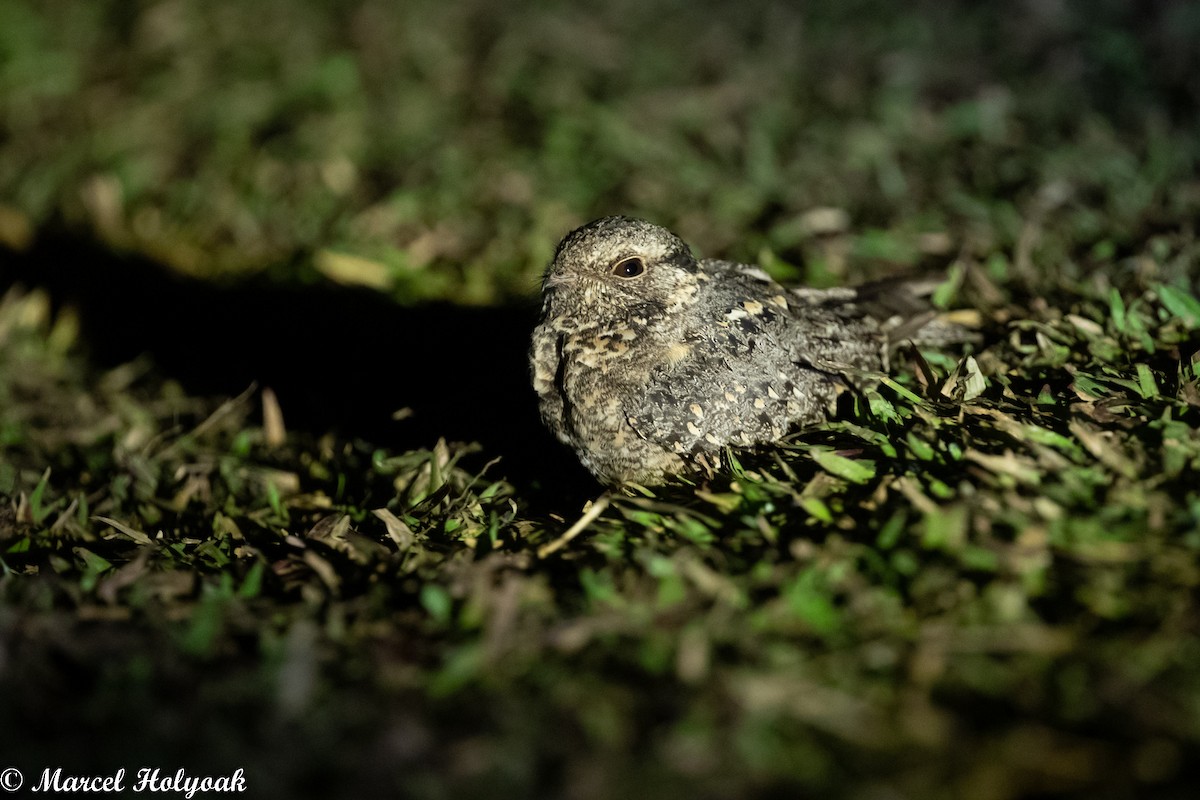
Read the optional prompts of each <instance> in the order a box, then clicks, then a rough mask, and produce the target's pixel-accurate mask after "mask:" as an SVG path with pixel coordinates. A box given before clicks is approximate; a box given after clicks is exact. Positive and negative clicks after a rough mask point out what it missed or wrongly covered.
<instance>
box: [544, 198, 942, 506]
mask: <svg viewBox="0 0 1200 800" xmlns="http://www.w3.org/2000/svg"><path fill="white" fill-rule="evenodd" d="M893 295H894V296H892V297H890V298H889V297H886V296H880V297H877V298H875V301H874V302H875V305H877V306H879V308H880V310H879V312H878V313H879V314H880V315H881V316H886V317H888V318H889V319H888V320H886V321H885V320H881V319H877V318H876V317H875V316H872V315H871V313H870V312H869V307H870V306H871V305H872V303H871V302H870V301H869V299H868V298H867V296H866V293H864V292H862V291H859V290H855V289H833V290H828V291H820V290H813V289H801V290H789V289H785V288H784V287H782V286H780V285H779V284H778V283H776V282H775V281H774V280H772V279H771V278H770V277H768V276H767V275H766V274H765V273H764V272H762V271H761V270H759V269H756V268H754V267H749V266H745V265H741V264H734V263H731V262H728V261H716V260H711V259H705V260H703V261H697V260H696V259H695V258H693V257H692V254H691V252H690V250H689V249H688V247H687V245H686V244H684V242H683V241H682V240H680V239H679V238H678V237H677V236H675V235H674V234H672V233H671V232H670V231H667V230H665V229H663V228H660V227H658V226H656V225H652V224H650V223H648V222H644V221H642V220H636V219H629V218H625V217H606V218H604V219H600V220H596V221H595V222H592V223H589V224H588V225H585V226H583V227H582V228H579V229H577V230H575V231H573V232H571V233H570V234H568V235H567V236H566V238H564V239H563V240H562V242H561V243H560V244H559V246H558V250H557V251H556V252H555V255H554V260H553V261H552V262H551V264H550V266H549V268H548V269H547V270H546V275H545V279H544V281H543V305H542V316H541V321H540V323H539V325H538V326H537V329H536V330H535V331H534V334H533V347H532V350H531V353H530V361H531V363H532V367H533V385H534V389H535V390H536V391H537V394H538V397H539V399H540V402H541V412H542V418H543V419H544V420H545V422H546V425H547V426H549V428H550V429H551V430H552V431H553V432H554V433H555V434H556V435H557V436H558V438H559V439H560V440H562V441H563V442H564V443H565V444H568V445H570V446H571V447H572V448H574V450H575V452H576V453H578V455H579V458H580V460H581V461H582V462H583V464H584V466H586V467H587V468H588V469H589V470H591V472H592V473H593V474H594V475H595V476H596V477H597V478H599V479H600V480H601V481H604V482H606V483H613V484H615V483H620V482H622V481H632V482H635V483H643V484H654V483H661V482H662V481H663V480H664V479H665V478H666V477H667V476H669V475H671V474H675V473H679V472H685V471H687V470H689V469H690V468H692V467H693V466H695V465H698V464H709V465H712V464H715V463H717V462H718V461H719V453H720V451H721V449H722V448H723V447H725V446H727V445H728V446H734V447H748V446H753V445H757V444H764V443H768V442H773V441H777V440H779V439H780V438H781V437H783V436H784V435H785V434H786V433H788V431H789V430H791V429H793V428H795V427H797V426H801V425H806V424H811V423H814V422H819V421H821V420H823V419H826V418H827V416H828V415H829V413H830V412H831V410H832V408H833V405H834V403H835V400H836V397H837V395H838V394H839V393H840V392H841V391H843V390H845V389H846V388H847V387H848V386H851V385H854V381H855V379H854V378H853V377H852V375H851V374H850V373H853V372H854V371H855V370H868V371H878V370H881V369H885V368H886V367H887V356H888V339H889V335H888V326H889V325H896V324H898V321H899V320H906V321H909V322H911V321H912V320H913V317H914V315H913V313H912V311H913V309H911V308H902V309H897V308H893V307H889V306H895V305H896V302H895V301H897V300H900V301H902V302H901V303H900V305H901V306H906V305H911V302H910V300H911V296H910V295H907V294H906V293H904V292H895V293H893ZM906 297H907V298H908V299H906ZM880 301H883V302H882V303H881V302H880ZM888 301H891V302H888ZM926 319H927V318H926ZM921 324H922V323H921V322H920V320H919V319H918V320H917V321H916V322H915V323H913V324H911V325H907V326H906V328H912V327H914V325H915V327H917V328H919V327H920V325H921Z"/></svg>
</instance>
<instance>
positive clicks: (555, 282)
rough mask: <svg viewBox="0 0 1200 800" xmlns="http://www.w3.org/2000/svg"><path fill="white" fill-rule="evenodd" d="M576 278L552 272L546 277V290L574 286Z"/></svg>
mask: <svg viewBox="0 0 1200 800" xmlns="http://www.w3.org/2000/svg"><path fill="white" fill-rule="evenodd" d="M574 285H575V276H574V275H568V274H566V273H563V272H552V273H550V274H549V275H547V276H546V288H547V289H557V288H558V287H560V286H574Z"/></svg>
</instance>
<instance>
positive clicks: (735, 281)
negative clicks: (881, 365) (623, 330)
mask: <svg viewBox="0 0 1200 800" xmlns="http://www.w3.org/2000/svg"><path fill="white" fill-rule="evenodd" d="M705 267H706V270H708V272H709V274H711V275H712V276H713V277H712V279H711V280H710V281H708V282H706V283H705V284H704V285H703V286H702V291H701V295H700V297H699V298H698V301H697V304H696V305H695V306H694V307H693V309H692V310H691V311H690V312H689V313H694V315H695V319H694V320H692V321H691V324H690V325H689V326H688V327H687V333H686V334H685V337H684V341H683V342H682V345H681V346H675V347H672V348H671V349H670V352H669V353H667V354H666V356H665V357H664V358H663V359H662V360H661V362H660V363H659V364H657V365H656V366H655V367H654V368H653V369H652V370H651V372H650V380H649V382H648V384H647V385H646V387H645V392H644V394H642V395H640V396H631V397H630V398H629V400H628V402H627V404H626V409H625V410H626V416H627V419H628V421H629V423H630V425H631V426H632V427H633V428H634V430H636V431H637V432H638V434H639V435H641V436H642V437H644V438H646V439H648V440H650V441H653V442H655V443H657V444H660V445H662V446H664V447H667V448H669V449H671V450H673V451H674V452H677V453H680V454H684V455H687V454H695V453H698V452H706V451H707V452H711V451H714V450H718V449H720V448H721V447H724V446H726V445H732V446H748V445H754V444H760V443H764V442H770V441H775V440H778V439H779V438H781V437H782V436H783V435H784V434H786V433H787V432H788V430H789V429H790V428H791V427H793V426H794V425H796V424H807V423H812V422H816V421H819V420H821V419H824V418H825V417H826V415H827V413H828V410H829V406H830V405H831V403H832V401H833V400H834V399H835V398H836V396H837V394H838V392H839V391H840V388H844V383H843V382H842V381H841V380H840V378H839V376H838V375H836V374H833V373H831V372H830V371H829V370H828V369H826V368H823V367H821V366H819V365H817V363H816V362H817V361H818V360H830V359H837V358H838V357H839V356H843V355H846V353H844V352H843V351H844V350H845V348H844V347H841V346H827V345H823V344H822V342H823V341H824V340H823V339H822V338H821V330H820V328H821V325H817V326H816V328H817V329H816V330H813V331H807V330H805V328H806V326H808V327H812V326H813V325H814V324H815V323H818V322H820V323H825V322H828V321H829V320H826V317H828V316H829V315H828V314H826V313H825V312H822V311H819V310H818V311H811V312H809V311H806V313H805V315H804V316H803V317H800V318H797V317H796V315H795V312H794V306H795V304H793V303H791V302H790V301H789V300H788V298H787V297H786V292H785V290H783V289H782V287H780V286H779V284H777V283H775V282H774V281H772V280H771V279H770V278H769V277H767V276H766V275H765V274H756V273H755V272H753V271H751V270H742V269H740V268H739V267H738V265H732V264H729V262H719V263H718V264H716V265H715V266H712V265H711V262H706V263H705ZM723 273H724V274H723ZM806 343H807V345H808V351H809V352H805V353H804V354H802V355H798V351H799V350H803V349H804V348H805V345H806ZM876 358H877V359H878V358H879V356H878V355H877V356H876ZM876 366H878V365H876Z"/></svg>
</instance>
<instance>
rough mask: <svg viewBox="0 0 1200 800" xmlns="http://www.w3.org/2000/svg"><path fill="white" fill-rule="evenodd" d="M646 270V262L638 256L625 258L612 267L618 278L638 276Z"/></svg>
mask: <svg viewBox="0 0 1200 800" xmlns="http://www.w3.org/2000/svg"><path fill="white" fill-rule="evenodd" d="M645 271H646V264H645V262H644V261H642V260H641V259H640V258H638V257H637V256H633V257H631V258H623V259H621V260H620V261H618V262H617V263H616V264H615V265H614V266H613V268H612V274H613V275H616V276H617V277H618V278H636V277H637V276H638V275H641V274H642V273H643V272H645Z"/></svg>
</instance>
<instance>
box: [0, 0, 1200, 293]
mask: <svg viewBox="0 0 1200 800" xmlns="http://www.w3.org/2000/svg"><path fill="white" fill-rule="evenodd" d="M1198 38H1200V12H1197V10H1196V8H1195V6H1194V5H1193V4H1190V3H1158V4H1150V5H1146V4H1142V5H1139V6H1137V7H1136V8H1135V7H1133V6H1131V5H1129V4H1127V3H1123V2H1119V1H1118V0H1110V1H1106V2H1088V3H1083V2H1077V3H1071V2H1044V1H1042V0H1029V2H1026V3H1023V4H1021V6H1020V13H1015V12H1014V10H1013V9H1012V8H1011V7H1008V6H1004V7H1001V6H978V5H976V4H970V3H961V4H954V3H934V2H928V3H923V4H918V5H917V6H916V7H913V6H911V5H905V6H900V5H895V4H887V3H866V2H854V3H812V4H807V5H806V6H805V7H804V10H803V12H797V11H795V10H791V9H789V8H788V7H787V6H785V5H780V4H777V3H770V2H766V1H765V0H755V1H754V2H752V3H749V4H736V5H735V4H726V3H702V4H700V5H697V4H694V3H690V4H686V5H685V4H678V3H657V4H656V3H651V4H647V3H636V2H624V1H622V2H617V3H604V4H599V3H587V4H577V3H571V4H568V3H549V4H548V3H541V2H520V3H515V4H511V3H510V4H505V5H504V6H496V5H495V4H487V3H482V2H466V3H455V4H445V3H438V2H432V1H431V0H415V1H414V2H407V3H404V4H394V3H388V2H378V1H376V0H365V2H357V3H349V2H316V1H315V0H312V1H310V2H292V1H291V0H266V2H258V3H254V4H253V5H250V4H245V3H236V2H215V3H197V2H189V0H164V1H163V2H153V3H150V2H132V1H131V0H110V1H109V2H90V3H77V2H72V1H71V0H48V2H42V1H41V0H39V1H38V2H34V0H6V2H5V3H3V4H0V98H2V99H0V197H4V198H7V200H6V201H5V202H6V205H5V214H4V215H2V216H7V217H8V218H10V223H9V225H8V226H7V228H9V229H12V230H15V231H16V232H15V233H10V234H9V236H8V238H9V239H10V240H11V239H14V238H17V239H19V238H20V232H21V231H28V230H30V229H34V230H36V229H40V228H41V227H42V226H44V225H45V224H46V223H47V222H48V221H51V220H59V221H61V222H63V223H65V224H67V225H68V226H70V227H71V228H73V229H83V230H91V231H93V232H94V233H95V234H96V235H98V236H100V237H101V238H102V239H104V240H105V241H106V242H109V243H110V244H111V245H112V246H114V247H118V248H125V249H133V250H137V251H140V252H144V253H146V254H149V255H151V256H152V257H154V258H157V259H159V260H161V261H163V262H165V263H168V264H171V265H173V266H175V267H176V268H179V269H182V270H186V271H189V272H193V273H197V274H202V275H208V274H226V273H233V274H241V273H245V272H246V271H257V270H263V269H269V268H274V269H277V270H278V271H279V276H278V277H281V278H284V279H306V278H309V279H310V278H312V277H314V270H315V271H318V272H322V273H324V274H325V275H327V276H330V277H333V278H334V279H338V280H345V281H351V282H361V283H366V284H368V285H372V286H381V287H384V288H387V289H390V290H391V291H394V292H395V293H396V294H397V296H399V297H401V298H408V299H419V298H430V297H445V298H449V299H455V300H459V301H463V302H474V303H479V302H492V301H495V300H497V299H504V298H512V297H514V296H523V295H525V294H527V293H528V292H529V291H530V290H531V289H532V287H533V286H534V285H535V284H536V279H537V277H538V274H539V272H540V270H541V268H542V267H543V265H544V264H545V262H546V261H547V260H548V257H549V255H550V252H551V248H552V247H553V245H554V243H555V242H556V241H557V239H558V238H559V237H560V236H561V235H562V233H563V232H564V231H565V230H566V229H568V228H570V227H572V226H573V225H574V224H577V223H579V222H581V221H583V220H585V219H588V218H591V217H594V216H599V215H601V214H604V213H613V212H617V211H620V212H630V211H633V212H637V213H640V214H642V215H643V216H647V217H649V218H652V219H654V220H655V221H657V222H660V223H662V224H666V225H668V226H671V227H674V228H675V229H677V230H678V232H679V233H680V234H681V235H683V236H684V238H685V239H686V240H688V241H689V242H692V243H693V245H694V246H696V247H698V248H699V249H700V250H702V251H703V252H705V253H706V254H710V255H730V256H735V257H738V258H741V259H742V260H749V261H756V260H761V261H763V262H764V263H765V264H767V265H771V264H774V263H775V262H779V264H780V266H781V269H784V268H786V265H789V264H790V265H792V266H793V268H799V269H800V270H801V271H802V274H805V275H807V276H808V277H809V278H810V279H812V280H816V281H821V282H828V281H835V280H840V279H844V278H845V276H846V273H847V270H848V269H849V268H848V266H847V261H848V260H849V261H850V262H851V266H852V267H853V269H854V271H861V270H863V269H869V268H870V267H871V265H872V264H875V265H877V266H878V265H879V264H880V262H881V261H882V262H884V264H883V265H884V266H886V265H889V264H890V265H892V266H895V265H896V264H897V263H899V264H902V265H911V264H912V262H913V261H914V260H915V259H917V258H918V257H919V256H920V255H921V253H922V252H923V251H924V252H927V253H932V254H933V255H935V256H936V255H945V254H962V255H967V256H973V257H982V256H985V255H989V254H991V253H994V252H996V251H998V250H999V251H1005V252H1012V251H1013V250H1014V249H1015V250H1016V251H1017V252H1018V254H1019V255H1022V256H1023V257H1024V258H1026V260H1030V259H1032V260H1034V261H1035V262H1036V263H1038V264H1046V263H1053V264H1056V265H1058V266H1059V267H1060V273H1061V274H1063V275H1064V276H1065V277H1071V276H1072V275H1073V274H1074V273H1075V272H1077V271H1078V269H1083V270H1085V271H1086V269H1087V268H1088V267H1089V266H1090V265H1089V264H1087V263H1086V260H1085V259H1084V262H1085V263H1079V262H1080V261H1081V259H1082V258H1083V256H1084V254H1086V253H1087V252H1088V251H1089V248H1092V247H1101V248H1106V247H1110V248H1111V247H1115V248H1118V249H1120V248H1124V247H1127V246H1129V245H1130V244H1131V243H1133V242H1135V241H1137V240H1138V239H1139V237H1143V236H1144V235H1145V234H1146V233H1147V232H1157V231H1158V230H1159V229H1160V228H1161V227H1162V226H1167V227H1169V226H1170V223H1171V221H1173V220H1178V219H1185V218H1195V216H1196V214H1197V211H1198V210H1200V186H1198V185H1197V181H1196V174H1197V159H1198V157H1200V144H1198V143H1197V137H1196V136H1195V135H1194V130H1195V128H1194V125H1195V121H1196V120H1195V116H1196V108H1197V107H1200V78H1198V77H1197V75H1200V63H1198V58H1197V56H1196V51H1195V47H1194V44H1195V41H1196V40H1197V39H1198ZM827 209H834V210H836V211H837V212H839V213H835V214H834V215H833V216H832V217H831V216H830V214H828V213H825V214H822V213H821V212H822V211H823V210H827ZM814 212H815V213H814ZM12 220H19V221H21V222H15V221H12ZM831 221H832V228H831V227H830V222H831ZM1031 223H1032V224H1034V225H1035V227H1036V228H1037V229H1038V230H1045V231H1046V232H1047V234H1050V235H1044V236H1040V237H1035V238H1034V239H1032V240H1029V239H1028V237H1025V238H1023V236H1022V234H1023V233H1027V231H1026V227H1027V226H1028V225H1029V224H1031ZM5 227H6V226H3V225H0V230H3V229H4V228H5ZM828 234H847V235H844V236H836V235H835V236H833V237H832V238H829V237H828ZM314 256H315V257H314ZM1026 266H1028V265H1026Z"/></svg>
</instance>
